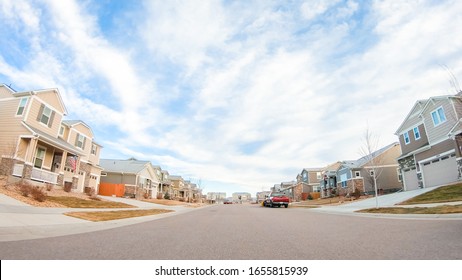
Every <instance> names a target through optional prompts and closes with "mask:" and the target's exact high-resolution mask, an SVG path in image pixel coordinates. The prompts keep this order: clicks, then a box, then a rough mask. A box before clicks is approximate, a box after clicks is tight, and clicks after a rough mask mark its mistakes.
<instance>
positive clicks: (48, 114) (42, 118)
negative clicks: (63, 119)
mask: <svg viewBox="0 0 462 280" xmlns="http://www.w3.org/2000/svg"><path fill="white" fill-rule="evenodd" d="M54 116H55V112H54V111H53V110H51V109H50V108H48V107H46V106H45V105H43V104H42V106H40V111H39V113H38V115H37V121H39V122H41V123H43V124H45V125H48V127H51V125H52V123H53V118H54Z"/></svg>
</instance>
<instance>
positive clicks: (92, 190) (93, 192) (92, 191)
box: [87, 187, 101, 201]
mask: <svg viewBox="0 0 462 280" xmlns="http://www.w3.org/2000/svg"><path fill="white" fill-rule="evenodd" d="M87 188H88V190H87V195H88V196H89V197H90V199H92V200H98V201H100V200H101V198H99V197H98V195H97V194H96V190H95V188H89V187H87Z"/></svg>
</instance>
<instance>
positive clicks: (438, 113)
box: [431, 107, 446, 126]
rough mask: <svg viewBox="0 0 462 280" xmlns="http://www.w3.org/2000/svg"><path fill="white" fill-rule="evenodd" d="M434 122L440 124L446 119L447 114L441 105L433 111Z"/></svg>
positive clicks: (436, 124)
mask: <svg viewBox="0 0 462 280" xmlns="http://www.w3.org/2000/svg"><path fill="white" fill-rule="evenodd" d="M431 115H432V119H433V124H434V125H435V126H438V125H440V124H442V123H444V122H445V121H446V115H445V114H444V110H443V107H439V108H438V109H436V110H435V111H433V112H432V113H431Z"/></svg>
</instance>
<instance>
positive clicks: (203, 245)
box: [0, 204, 462, 260]
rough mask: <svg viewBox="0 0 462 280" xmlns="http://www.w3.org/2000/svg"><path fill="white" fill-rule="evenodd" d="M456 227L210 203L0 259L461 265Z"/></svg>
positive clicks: (16, 246) (459, 227)
mask: <svg viewBox="0 0 462 280" xmlns="http://www.w3.org/2000/svg"><path fill="white" fill-rule="evenodd" d="M461 233H462V222H461V221H460V220H438V219H419V220H414V219H393V218H377V217H364V216H358V215H336V214H328V213H320V212H316V211H313V210H310V209H300V208H288V209H285V208H263V207H260V206H258V205H246V204H242V205H217V206H212V207H207V208H204V209H199V210H196V211H192V212H188V213H185V214H181V215H176V216H172V217H168V218H164V219H159V220H154V221H149V222H144V223H139V224H134V225H129V226H124V227H119V228H114V229H109V230H102V231H95V232H89V233H83V234H75V235H67V236H60V237H53V238H43V239H33V240H23V241H10V242H0V259H2V260H8V259H44V260H55V259H60V260H61V259H63V260H68V259H79V260H80V259H105V260H112V259H116V260H120V259H122V260H125V259H136V260H141V259H166V260H173V259H185V260H189V259H193V260H194V259H197V260H200V259H206V260H228V259H229V260H246V259H255V260H256V259H313V260H323V259H328V260H343V259H353V260H358V259H371V260H374V259H396V260H402V259H405V260H409V259H430V260H435V259H445V260H454V259H462V234H461Z"/></svg>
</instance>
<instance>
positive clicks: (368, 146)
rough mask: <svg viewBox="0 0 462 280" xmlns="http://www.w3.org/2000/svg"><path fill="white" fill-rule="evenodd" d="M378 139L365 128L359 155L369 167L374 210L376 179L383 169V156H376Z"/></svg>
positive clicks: (376, 194) (376, 197)
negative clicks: (373, 194) (373, 193)
mask: <svg viewBox="0 0 462 280" xmlns="http://www.w3.org/2000/svg"><path fill="white" fill-rule="evenodd" d="M379 141H380V138H379V137H378V136H377V135H375V134H373V133H372V132H371V131H370V130H369V126H368V127H367V128H366V131H365V132H364V135H363V139H362V146H361V148H360V153H361V155H362V156H363V158H364V160H365V161H366V162H367V163H368V164H369V165H370V166H369V168H368V169H369V170H370V172H369V175H370V181H371V183H372V185H373V186H374V192H375V208H378V207H379V201H378V191H377V190H378V179H379V177H380V175H381V174H382V171H383V169H382V168H381V167H380V166H381V165H382V163H383V156H382V155H380V154H377V151H378V147H379Z"/></svg>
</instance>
